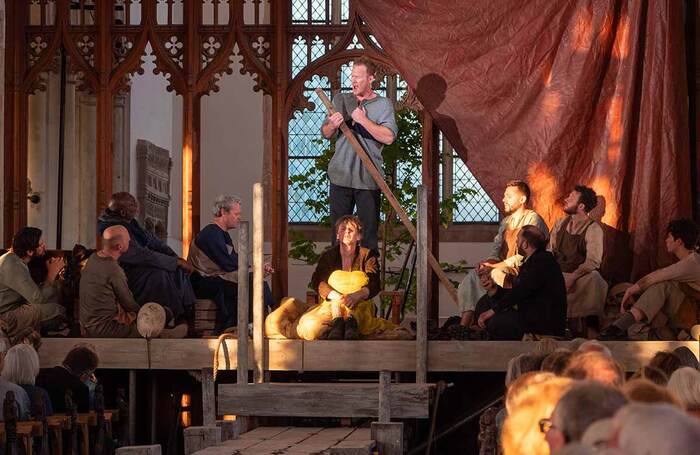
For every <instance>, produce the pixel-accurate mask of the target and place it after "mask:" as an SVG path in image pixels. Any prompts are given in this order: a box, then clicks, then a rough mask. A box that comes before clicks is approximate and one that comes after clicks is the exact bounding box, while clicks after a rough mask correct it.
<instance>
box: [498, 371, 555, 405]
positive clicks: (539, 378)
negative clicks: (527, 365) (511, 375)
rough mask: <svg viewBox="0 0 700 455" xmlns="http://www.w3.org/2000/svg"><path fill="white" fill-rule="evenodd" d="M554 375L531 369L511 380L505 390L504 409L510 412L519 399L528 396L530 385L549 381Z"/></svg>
mask: <svg viewBox="0 0 700 455" xmlns="http://www.w3.org/2000/svg"><path fill="white" fill-rule="evenodd" d="M555 377H556V376H555V375H554V374H552V373H548V372H544V371H531V372H529V373H525V374H523V375H521V376H520V377H519V378H518V379H516V380H515V381H513V382H512V383H511V384H510V386H508V390H507V391H506V410H507V411H508V412H510V410H511V409H513V408H515V407H516V406H517V405H518V403H520V401H521V400H522V399H523V398H525V397H527V396H528V393H529V390H530V387H533V386H536V385H537V384H540V383H542V382H545V381H549V380H550V379H552V378H555Z"/></svg>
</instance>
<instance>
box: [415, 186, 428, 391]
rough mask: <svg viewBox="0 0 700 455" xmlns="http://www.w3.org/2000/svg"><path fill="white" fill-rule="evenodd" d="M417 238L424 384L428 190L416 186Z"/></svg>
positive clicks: (419, 374)
mask: <svg viewBox="0 0 700 455" xmlns="http://www.w3.org/2000/svg"><path fill="white" fill-rule="evenodd" d="M416 202H417V205H418V210H417V213H418V215H417V220H416V221H417V224H418V240H417V241H416V255H417V258H418V259H417V261H416V263H417V264H418V273H417V278H416V383H417V384H425V383H426V382H427V377H428V266H427V261H426V257H427V255H428V254H430V250H429V249H428V191H427V190H426V188H425V187H424V186H423V185H420V186H418V189H417V194H416Z"/></svg>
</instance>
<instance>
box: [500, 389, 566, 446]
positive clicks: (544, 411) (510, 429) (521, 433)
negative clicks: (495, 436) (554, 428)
mask: <svg viewBox="0 0 700 455" xmlns="http://www.w3.org/2000/svg"><path fill="white" fill-rule="evenodd" d="M572 383H573V381H571V379H568V378H561V377H551V378H549V379H546V380H544V381H542V382H538V383H533V384H530V385H529V386H528V387H527V389H526V390H525V391H524V392H522V393H521V397H520V399H519V400H518V402H517V404H515V405H513V404H511V406H509V408H508V417H506V421H505V424H504V426H503V437H502V442H503V453H504V454H505V455H519V454H523V455H532V454H548V453H549V447H548V445H547V441H545V438H544V433H545V432H546V430H547V429H548V427H547V420H548V419H549V416H551V415H552V411H554V407H555V406H556V404H557V402H558V401H559V399H560V398H561V396H562V395H564V393H566V391H567V390H568V389H569V388H570V387H571V386H572Z"/></svg>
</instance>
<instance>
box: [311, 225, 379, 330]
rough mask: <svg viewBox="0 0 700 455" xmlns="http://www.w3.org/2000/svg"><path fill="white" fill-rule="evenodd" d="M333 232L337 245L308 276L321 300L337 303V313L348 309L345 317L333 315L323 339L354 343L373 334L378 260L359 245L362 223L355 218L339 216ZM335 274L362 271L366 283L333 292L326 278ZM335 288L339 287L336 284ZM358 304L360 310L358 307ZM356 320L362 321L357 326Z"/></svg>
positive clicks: (368, 250) (373, 254) (377, 285)
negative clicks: (357, 287) (351, 289)
mask: <svg viewBox="0 0 700 455" xmlns="http://www.w3.org/2000/svg"><path fill="white" fill-rule="evenodd" d="M335 232H336V239H337V243H336V244H335V245H333V246H331V247H330V248H329V249H328V250H326V251H325V252H324V253H323V254H322V255H321V257H320V258H319V260H318V265H317V266H316V270H314V273H313V275H312V277H311V287H312V288H313V289H314V290H316V292H318V295H319V296H320V297H321V298H322V299H323V300H325V301H331V302H336V303H338V304H339V308H338V310H339V311H342V310H344V309H348V310H349V314H348V315H347V317H344V316H345V315H344V314H334V315H333V319H332V320H331V325H330V331H329V332H328V337H327V338H328V339H329V340H342V339H346V340H355V339H357V338H359V336H360V334H362V332H363V331H364V332H367V333H370V332H373V331H374V330H375V329H376V328H374V327H370V325H374V322H373V321H374V319H377V320H378V319H379V318H374V304H373V303H372V302H371V299H372V298H374V296H376V295H377V294H378V293H379V291H380V286H381V285H380V278H379V257H378V254H377V252H376V251H375V250H370V249H368V248H364V247H361V246H360V242H361V241H362V223H361V222H360V220H359V219H358V218H357V217H354V216H352V215H345V216H342V217H340V218H339V219H338V221H337V222H336V224H335ZM336 271H344V272H356V271H359V272H363V273H364V275H366V284H365V285H364V286H362V287H360V288H359V289H357V290H356V291H353V292H343V291H345V290H344V289H336V288H334V287H333V286H332V285H331V284H329V279H330V278H331V276H332V275H333V273H334V272H336ZM336 276H337V275H336ZM338 281H339V282H340V281H342V279H340V280H338ZM339 284H340V283H339ZM336 287H340V286H338V285H336ZM361 304H362V308H360V305H361ZM341 305H342V306H341ZM343 307H344V308H343ZM359 318H361V319H362V320H361V321H360V323H359V324H358V319H359ZM376 322H381V321H379V320H378V321H376ZM360 325H362V326H363V327H360Z"/></svg>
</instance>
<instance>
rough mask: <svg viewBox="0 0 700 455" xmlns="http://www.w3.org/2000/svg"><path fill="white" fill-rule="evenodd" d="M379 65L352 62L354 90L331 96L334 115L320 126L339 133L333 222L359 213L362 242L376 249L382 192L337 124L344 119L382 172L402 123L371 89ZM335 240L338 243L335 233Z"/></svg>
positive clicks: (326, 133) (331, 171) (331, 170)
mask: <svg viewBox="0 0 700 455" xmlns="http://www.w3.org/2000/svg"><path fill="white" fill-rule="evenodd" d="M375 72H376V66H375V65H374V63H373V62H372V61H371V60H369V59H367V58H364V57H361V58H358V59H357V60H355V61H354V62H353V65H352V70H351V76H350V79H351V82H352V93H338V94H337V95H336V96H335V97H334V98H333V107H334V108H335V111H336V112H335V113H334V114H333V115H330V116H328V118H327V119H326V121H325V122H324V123H323V125H322V126H321V134H322V135H323V137H325V138H326V139H331V138H333V137H336V143H335V152H334V153H333V158H331V161H330V163H328V178H329V180H330V182H331V186H330V206H331V207H330V208H331V226H335V223H336V222H337V221H338V220H339V219H340V218H341V217H342V216H345V215H352V214H353V209H354V208H355V206H356V207H357V217H358V218H359V219H360V222H361V223H362V225H363V226H364V236H363V238H362V246H363V247H365V248H369V249H370V250H377V229H378V227H379V210H380V202H381V192H380V190H379V187H378V186H377V183H376V182H375V181H374V179H373V178H372V176H371V174H370V173H369V171H368V170H367V169H366V168H365V167H364V164H362V160H360V157H359V156H358V155H357V153H356V152H355V150H354V149H353V148H352V145H350V142H349V141H348V140H347V139H346V138H345V136H344V135H343V134H342V133H339V131H338V130H339V128H340V125H341V124H342V123H346V124H347V126H348V128H350V129H351V130H352V131H353V133H354V134H355V137H356V138H357V140H358V142H359V143H360V145H362V148H363V149H364V150H365V151H366V152H367V155H369V157H370V158H371V159H372V161H373V162H374V165H375V166H376V168H377V169H378V170H379V172H380V173H382V174H383V172H384V171H383V169H382V167H383V160H382V148H383V147H384V146H385V145H390V144H392V143H393V142H394V140H395V139H396V134H397V132H398V126H397V125H396V119H395V118H394V107H393V105H392V103H391V100H389V99H388V98H385V97H383V96H379V95H377V93H375V92H374V90H372V82H374V76H375ZM331 242H332V244H333V245H335V244H336V242H337V239H336V236H335V233H333V235H332V236H331Z"/></svg>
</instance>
